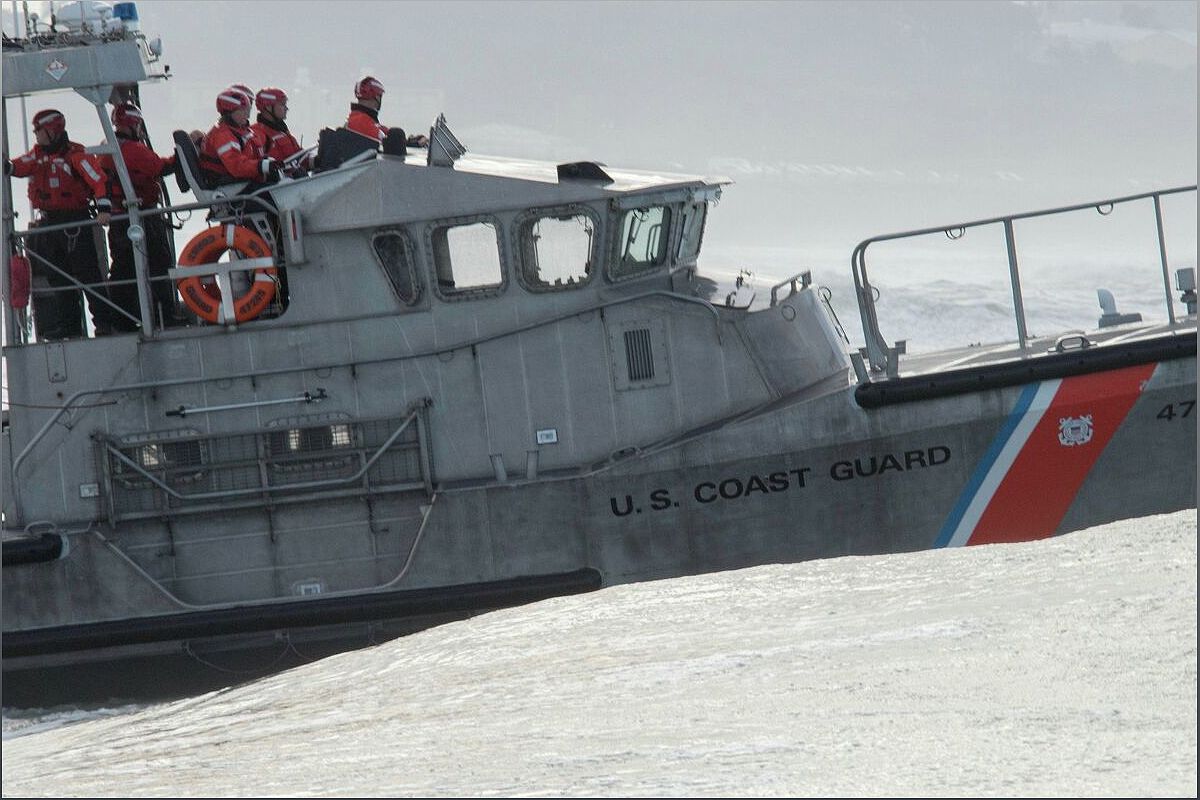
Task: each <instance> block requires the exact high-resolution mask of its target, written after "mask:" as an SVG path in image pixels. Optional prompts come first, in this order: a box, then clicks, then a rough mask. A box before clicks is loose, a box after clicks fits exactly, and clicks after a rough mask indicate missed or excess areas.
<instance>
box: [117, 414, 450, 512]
mask: <svg viewBox="0 0 1200 800" xmlns="http://www.w3.org/2000/svg"><path fill="white" fill-rule="evenodd" d="M428 406H429V401H428V400H427V399H426V400H423V401H420V402H419V404H418V405H417V408H416V409H415V410H414V411H412V412H411V413H410V414H409V415H408V416H407V417H405V419H404V421H403V422H402V423H400V427H398V428H396V430H394V431H392V434H391V435H390V436H389V437H388V438H387V439H386V440H385V441H384V443H383V444H382V445H380V446H379V449H377V450H376V451H375V452H374V453H373V454H372V455H371V457H370V458H368V459H367V460H366V461H365V462H364V463H363V465H362V466H361V467H360V468H359V470H358V471H357V472H355V473H354V474H352V475H346V476H344V477H340V478H326V479H325V480H319V481H304V482H301V483H288V484H282V485H272V484H270V483H267V484H264V485H261V486H255V487H251V488H247V489H224V490H221V491H216V492H196V493H194V494H183V493H182V492H178V491H176V490H175V489H173V488H171V487H170V486H168V485H167V484H166V483H164V482H163V481H161V480H159V479H158V477H156V476H155V475H153V474H152V473H150V472H148V471H147V470H146V469H145V468H143V467H142V466H141V465H140V464H138V463H137V462H136V461H134V460H133V459H131V458H130V457H129V456H127V455H125V454H124V453H122V452H121V450H120V448H119V447H117V446H116V445H114V444H113V442H112V440H110V439H108V438H107V437H104V438H102V439H101V441H102V442H103V444H104V449H105V450H106V451H108V453H110V454H111V455H113V456H116V458H117V460H118V461H120V462H121V463H123V464H125V465H126V466H127V467H130V468H131V469H132V470H134V471H135V472H137V473H138V474H139V475H141V476H142V477H143V478H146V479H147V480H149V481H150V482H151V483H153V484H154V485H155V486H157V487H158V488H159V489H161V490H162V491H164V492H166V493H167V494H168V495H170V496H171V497H174V498H175V499H176V500H181V501H185V502H187V501H197V500H225V499H229V498H233V497H247V496H256V497H257V496H261V495H263V494H270V493H272V492H295V491H297V490H306V489H324V488H329V487H333V486H344V485H346V484H350V483H355V482H357V481H359V480H361V479H362V477H363V476H364V475H366V474H367V473H368V472H369V471H370V470H371V467H373V466H375V462H377V461H378V460H379V459H380V458H382V457H383V454H384V453H386V452H387V451H388V449H389V448H391V446H392V445H393V444H395V443H396V440H397V439H399V438H400V437H401V436H402V435H403V434H404V432H405V431H406V430H408V426H409V425H411V424H412V423H413V421H414V420H416V419H417V418H418V417H419V416H420V415H421V414H422V413H424V410H425V409H426V408H427V407H428ZM417 434H418V437H420V436H421V430H420V427H419V426H418V429H417ZM422 468H423V465H422Z"/></svg>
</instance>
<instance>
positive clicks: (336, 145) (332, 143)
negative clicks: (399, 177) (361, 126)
mask: <svg viewBox="0 0 1200 800" xmlns="http://www.w3.org/2000/svg"><path fill="white" fill-rule="evenodd" d="M378 149H379V144H378V143H377V142H376V141H375V140H374V139H371V138H368V137H366V136H363V135H362V134H360V133H355V132H354V131H352V130H349V129H347V128H324V129H322V130H321V132H320V134H318V135H317V160H316V164H315V167H314V169H313V171H314V172H324V171H326V170H330V169H337V168H338V167H340V166H341V165H342V164H344V163H345V162H346V161H348V160H350V159H351V158H354V156H356V155H358V154H359V153H364V152H366V151H368V150H378Z"/></svg>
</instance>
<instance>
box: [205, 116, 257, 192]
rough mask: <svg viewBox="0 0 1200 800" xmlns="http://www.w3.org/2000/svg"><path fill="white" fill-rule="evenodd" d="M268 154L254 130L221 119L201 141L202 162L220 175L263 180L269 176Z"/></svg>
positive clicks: (207, 168) (208, 168) (212, 171)
mask: <svg viewBox="0 0 1200 800" xmlns="http://www.w3.org/2000/svg"><path fill="white" fill-rule="evenodd" d="M264 159H266V155H265V154H264V153H263V148H262V144H261V143H260V142H259V140H258V137H257V136H255V135H254V131H253V130H251V129H250V126H249V125H247V126H246V127H244V128H235V127H233V126H232V125H230V124H229V123H227V122H225V121H223V120H222V121H221V122H218V123H217V124H216V125H214V126H213V127H212V130H210V131H209V132H208V133H206V134H205V135H204V141H202V142H201V143H200V166H201V168H203V169H204V170H206V171H208V172H211V173H214V174H216V175H220V176H228V177H232V178H238V179H240V180H248V181H261V180H262V179H263V178H264V177H266V174H267V171H266V166H267V165H266V164H265V163H264Z"/></svg>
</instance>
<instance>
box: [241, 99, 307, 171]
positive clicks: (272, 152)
mask: <svg viewBox="0 0 1200 800" xmlns="http://www.w3.org/2000/svg"><path fill="white" fill-rule="evenodd" d="M254 105H255V107H256V108H257V109H258V119H257V120H256V121H255V123H254V124H253V125H251V126H250V128H251V130H253V131H254V135H255V136H257V137H258V139H259V142H260V143H261V145H262V147H263V150H264V151H265V152H266V156H267V158H272V159H275V160H276V161H279V162H280V163H284V162H287V160H288V159H289V158H292V157H293V156H295V155H296V154H297V153H299V152H300V151H301V149H302V148H301V147H300V142H298V141H296V137H295V136H293V135H292V132H291V131H289V130H288V126H287V112H288V96H287V93H286V92H285V91H283V89H276V88H275V87H273V86H272V87H267V88H266V89H260V90H259V92H258V94H257V95H255V97H254ZM311 169H312V154H311V153H309V154H308V155H307V156H303V157H300V158H297V159H296V160H295V161H294V163H291V164H286V163H285V166H284V167H283V170H284V173H285V174H287V175H288V176H289V177H293V178H296V177H300V176H303V175H307V174H308V172H309V171H310V170H311Z"/></svg>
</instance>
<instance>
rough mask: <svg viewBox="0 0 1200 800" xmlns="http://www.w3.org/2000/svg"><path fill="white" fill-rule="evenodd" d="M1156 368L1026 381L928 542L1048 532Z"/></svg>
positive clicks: (1014, 538) (950, 543) (1017, 538)
mask: <svg viewBox="0 0 1200 800" xmlns="http://www.w3.org/2000/svg"><path fill="white" fill-rule="evenodd" d="M1156 366H1157V365H1155V364H1142V365H1138V366H1136V367H1126V368H1124V369H1119V370H1113V371H1111V372H1099V373H1094V374H1091V375H1078V376H1076V377H1072V378H1063V379H1058V380H1052V381H1044V382H1042V383H1035V384H1030V385H1029V386H1027V387H1025V389H1024V391H1022V392H1021V396H1020V397H1019V398H1018V399H1017V404H1016V406H1015V407H1014V408H1013V411H1012V413H1011V414H1009V416H1008V419H1007V420H1005V423H1004V427H1003V428H1001V430H1000V433H999V434H998V435H997V436H996V439H995V440H994V441H993V442H992V445H991V447H989V448H988V451H987V453H985V454H984V456H983V459H982V460H981V461H980V462H979V466H978V467H977V468H976V470H975V474H974V475H972V476H971V480H970V481H969V482H968V483H967V487H966V488H965V489H964V490H963V493H962V495H961V496H960V497H959V499H958V503H956V504H955V506H954V510H953V511H952V512H951V513H950V518H949V519H947V520H946V524H945V525H944V526H943V527H942V531H941V533H940V534H939V535H938V538H937V541H936V542H935V543H934V546H935V547H959V546H962V545H972V544H991V543H994V542H1026V541H1031V540H1034V539H1044V538H1046V537H1048V536H1051V535H1052V534H1053V533H1054V531H1055V530H1057V529H1058V526H1059V525H1060V524H1061V523H1062V520H1063V517H1064V516H1066V513H1067V509H1068V508H1070V506H1071V503H1072V502H1073V501H1074V499H1075V495H1076V494H1077V493H1078V492H1079V488H1080V487H1081V486H1082V485H1083V481H1084V479H1085V478H1087V475H1088V472H1090V471H1091V469H1092V466H1093V465H1095V463H1096V460H1097V459H1098V458H1099V457H1100V454H1101V453H1102V452H1103V451H1104V448H1105V446H1107V445H1108V442H1109V440H1110V439H1112V437H1113V434H1114V433H1116V431H1117V428H1119V427H1121V424H1122V423H1123V422H1124V421H1125V417H1126V416H1127V415H1128V414H1129V410H1130V409H1131V408H1132V407H1133V404H1134V402H1136V401H1137V399H1138V397H1139V396H1140V395H1141V392H1142V389H1143V387H1144V386H1145V385H1146V381H1147V380H1149V378H1150V376H1151V374H1153V372H1154V368H1155V367H1156Z"/></svg>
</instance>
